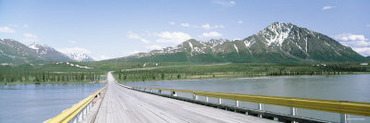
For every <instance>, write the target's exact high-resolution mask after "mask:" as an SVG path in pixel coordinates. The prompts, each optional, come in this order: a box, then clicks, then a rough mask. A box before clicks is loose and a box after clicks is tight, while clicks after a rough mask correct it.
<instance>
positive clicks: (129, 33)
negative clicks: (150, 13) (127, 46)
mask: <svg viewBox="0 0 370 123" xmlns="http://www.w3.org/2000/svg"><path fill="white" fill-rule="evenodd" d="M127 37H128V38H129V39H138V40H140V41H141V42H143V43H147V44H148V43H150V41H149V40H147V39H145V38H142V37H141V36H139V35H138V34H136V33H133V32H128V34H127Z"/></svg>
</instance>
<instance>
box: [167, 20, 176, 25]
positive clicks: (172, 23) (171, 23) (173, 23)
mask: <svg viewBox="0 0 370 123" xmlns="http://www.w3.org/2000/svg"><path fill="white" fill-rule="evenodd" d="M168 24H170V25H175V24H176V23H175V22H173V21H171V22H168Z"/></svg>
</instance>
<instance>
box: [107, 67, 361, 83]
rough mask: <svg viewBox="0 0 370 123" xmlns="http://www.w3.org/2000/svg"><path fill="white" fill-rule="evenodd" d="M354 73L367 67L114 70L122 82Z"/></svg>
mask: <svg viewBox="0 0 370 123" xmlns="http://www.w3.org/2000/svg"><path fill="white" fill-rule="evenodd" d="M353 72H368V67H365V66H360V65H353V64H317V65H312V64H311V65H308V64H296V65H281V64H280V65H279V64H230V65H220V66H187V67H174V68H158V69H149V70H131V71H124V70H118V71H115V72H114V75H115V77H116V78H117V79H118V80H119V81H147V80H173V79H200V78H233V77H258V76H286V75H289V76H292V75H293V76H294V75H338V74H350V73H353Z"/></svg>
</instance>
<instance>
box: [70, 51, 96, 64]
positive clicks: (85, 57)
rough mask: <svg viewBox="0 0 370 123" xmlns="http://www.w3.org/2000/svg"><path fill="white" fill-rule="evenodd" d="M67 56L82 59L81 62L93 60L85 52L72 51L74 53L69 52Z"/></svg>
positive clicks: (77, 59)
mask: <svg viewBox="0 0 370 123" xmlns="http://www.w3.org/2000/svg"><path fill="white" fill-rule="evenodd" d="M68 56H69V58H71V59H73V60H75V61H82V62H90V61H95V60H94V59H92V58H91V57H90V56H88V55H86V54H85V53H78V52H74V53H69V54H68Z"/></svg>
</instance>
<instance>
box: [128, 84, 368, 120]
mask: <svg viewBox="0 0 370 123" xmlns="http://www.w3.org/2000/svg"><path fill="white" fill-rule="evenodd" d="M126 87H127V86H126ZM130 88H131V89H134V90H140V91H149V92H151V93H154V92H153V90H156V91H157V92H156V93H157V94H161V93H162V91H169V92H170V95H169V96H177V92H183V93H190V94H193V100H198V96H204V97H205V101H206V102H208V98H209V97H212V98H218V104H222V99H228V100H234V101H235V107H239V101H245V102H254V103H258V110H263V104H271V105H278V106H286V107H290V108H291V110H290V115H292V116H296V115H297V108H302V109H311V110H318V111H325V112H335V113H340V114H341V115H340V122H348V119H347V116H348V114H353V115H361V116H370V103H364V102H351V101H338V100H324V99H307V98H295V97H279V96H263V95H251V94H235V93H219V92H205V91H192V90H180V89H163V88H150V87H130ZM258 116H259V117H262V115H261V114H258Z"/></svg>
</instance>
